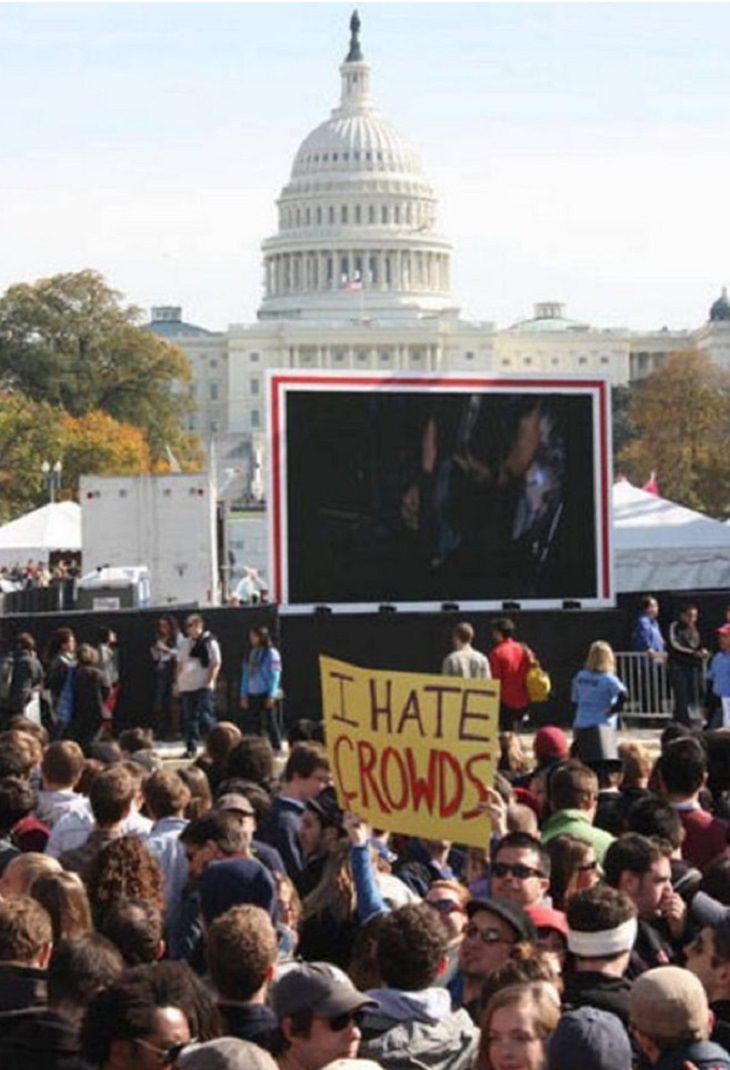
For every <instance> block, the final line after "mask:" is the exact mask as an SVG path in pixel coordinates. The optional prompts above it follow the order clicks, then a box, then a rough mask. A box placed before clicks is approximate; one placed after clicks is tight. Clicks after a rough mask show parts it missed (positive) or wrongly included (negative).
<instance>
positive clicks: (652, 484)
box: [641, 472, 659, 498]
mask: <svg viewBox="0 0 730 1070" xmlns="http://www.w3.org/2000/svg"><path fill="white" fill-rule="evenodd" d="M641 489H642V490H645V491H646V492H647V494H656V496H657V498H658V497H659V484H658V483H657V478H656V472H652V473H651V475H650V476H649V478H648V480H647V481H646V483H645V484H644V486H643V487H642V488H641Z"/></svg>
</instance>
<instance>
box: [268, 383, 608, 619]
mask: <svg viewBox="0 0 730 1070" xmlns="http://www.w3.org/2000/svg"><path fill="white" fill-rule="evenodd" d="M594 434H595V430H594V427H593V406H592V397H591V396H590V395H587V394H572V395H571V394H560V393H557V392H549V391H545V392H544V393H529V394H528V393H519V392H514V393H497V392H494V391H491V392H490V391H489V389H488V388H485V389H484V390H483V391H480V392H474V393H464V392H459V391H455V390H448V389H445V390H439V391H435V392H415V391H409V390H408V389H407V388H404V389H403V391H399V392H393V391H378V390H373V391H369V392H364V391H355V390H353V391H344V392H343V391H336V392H335V391H326V390H322V391H317V390H315V391H309V390H306V391H305V390H302V391H298V390H291V389H290V390H289V391H288V392H287V395H286V450H287V488H286V493H287V504H288V532H287V534H288V565H289V591H288V601H289V603H291V604H302V603H304V604H309V603H322V602H324V603H354V602H359V603H382V602H389V603H397V602H441V601H447V600H448V601H452V600H453V601H461V602H464V601H474V602H480V601H485V602H486V601H494V600H499V601H501V600H506V599H514V600H516V601H520V602H524V601H526V600H529V599H555V598H576V599H579V598H584V599H588V598H595V597H597V594H598V590H597V583H598V581H597V554H596V535H595V507H596V488H595V487H594V468H593V457H594V445H595V444H594Z"/></svg>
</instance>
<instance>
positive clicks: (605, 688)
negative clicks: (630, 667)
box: [571, 639, 627, 730]
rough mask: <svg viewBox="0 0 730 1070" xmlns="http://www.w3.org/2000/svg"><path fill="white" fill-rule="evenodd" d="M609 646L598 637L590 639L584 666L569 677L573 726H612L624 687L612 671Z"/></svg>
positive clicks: (613, 661)
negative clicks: (573, 715)
mask: <svg viewBox="0 0 730 1070" xmlns="http://www.w3.org/2000/svg"><path fill="white" fill-rule="evenodd" d="M615 669H616V660H615V658H614V655H613V650H612V649H611V647H610V645H609V644H608V643H605V642H604V641H603V640H602V639H599V640H597V641H596V642H595V643H591V647H590V650H589V651H588V658H587V660H586V664H585V668H583V669H581V670H580V672H579V673H576V675H575V676H574V677H573V685H572V689H571V700H572V702H573V703H574V704H575V707H576V717H575V721H574V722H573V729H574V730H578V729H580V728H592V727H593V726H594V725H610V727H611V728H616V723H617V720H618V712H619V710H620V709H621V707H622V706H623V704H624V700H625V699H626V695H627V691H626V688H625V687H624V685H623V684H622V683H621V681H620V680H619V678H618V676H616V673H615Z"/></svg>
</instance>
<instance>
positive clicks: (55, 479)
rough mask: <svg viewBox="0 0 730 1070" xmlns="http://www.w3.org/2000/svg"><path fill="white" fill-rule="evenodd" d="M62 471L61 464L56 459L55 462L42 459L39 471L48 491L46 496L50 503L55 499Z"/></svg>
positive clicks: (59, 487) (59, 486)
mask: <svg viewBox="0 0 730 1070" xmlns="http://www.w3.org/2000/svg"><path fill="white" fill-rule="evenodd" d="M62 471H63V465H62V464H61V462H60V461H56V463H55V464H49V462H48V461H44V462H43V464H42V465H41V472H42V473H43V478H44V480H45V483H46V490H47V491H48V497H49V499H50V501H51V503H53V502H55V500H56V493H57V491H59V490H60V489H61V472H62Z"/></svg>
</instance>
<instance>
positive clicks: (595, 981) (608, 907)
mask: <svg viewBox="0 0 730 1070" xmlns="http://www.w3.org/2000/svg"><path fill="white" fill-rule="evenodd" d="M567 914H568V950H569V951H570V952H571V954H572V963H573V965H572V968H571V969H570V970H569V971H568V972H567V973H566V975H565V992H564V994H563V1001H564V1003H565V1006H566V1007H567V1008H569V1009H571V1010H572V1009H575V1008H577V1007H597V1008H598V1009H599V1010H603V1011H611V1012H612V1013H613V1014H616V1015H617V1016H618V1017H619V1018H620V1019H621V1021H622V1022H623V1023H624V1025H628V1021H629V992H630V991H631V984H630V982H629V981H627V980H626V977H625V976H624V974H625V973H626V969H627V967H628V964H629V959H630V957H631V949H632V948H633V946H634V941H635V939H636V924H637V923H636V908H635V907H634V905H633V903H632V902H631V900H630V899H628V898H627V896H625V895H623V894H622V893H621V892H619V891H616V889H615V888H609V887H607V886H606V885H601V884H596V885H594V886H593V887H592V888H587V889H586V890H585V891H583V892H576V894H575V895H573V896H571V898H570V899H569V901H568V910H567Z"/></svg>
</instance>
